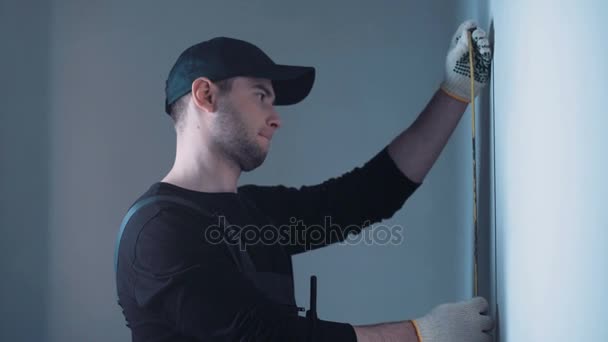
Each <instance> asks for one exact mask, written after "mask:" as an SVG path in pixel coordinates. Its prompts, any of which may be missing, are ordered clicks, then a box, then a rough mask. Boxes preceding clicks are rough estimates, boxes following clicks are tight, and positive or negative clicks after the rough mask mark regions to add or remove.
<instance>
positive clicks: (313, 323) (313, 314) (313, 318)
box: [306, 275, 317, 342]
mask: <svg viewBox="0 0 608 342" xmlns="http://www.w3.org/2000/svg"><path fill="white" fill-rule="evenodd" d="M306 318H308V325H309V326H310V335H308V336H309V341H311V342H312V341H314V340H315V331H316V328H317V276H314V275H313V276H311V277H310V309H309V310H308V311H306Z"/></svg>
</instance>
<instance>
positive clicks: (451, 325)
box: [412, 297, 494, 342]
mask: <svg viewBox="0 0 608 342" xmlns="http://www.w3.org/2000/svg"><path fill="white" fill-rule="evenodd" d="M487 310H488V302H487V301H486V300H485V299H484V298H482V297H475V298H473V299H471V300H469V301H466V302H458V303H447V304H441V305H439V306H437V307H436V308H434V309H433V310H432V311H431V312H430V313H429V314H427V315H426V316H424V317H422V318H418V319H415V320H413V321H412V323H413V324H414V327H415V328H416V330H417V333H418V336H419V337H420V340H421V342H465V341H466V342H490V341H492V337H491V336H490V335H489V334H488V333H487V331H488V330H491V329H492V328H493V326H494V321H493V320H492V318H491V317H490V316H486V315H484V314H483V313H485V312H487Z"/></svg>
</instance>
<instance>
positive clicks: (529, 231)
mask: <svg viewBox="0 0 608 342" xmlns="http://www.w3.org/2000/svg"><path fill="white" fill-rule="evenodd" d="M489 14H490V19H493V21H494V25H495V27H496V35H495V44H496V45H495V60H494V87H495V88H494V98H493V106H494V109H495V112H494V117H495V127H496V132H495V141H496V146H495V147H496V181H497V184H496V185H497V192H496V195H497V202H496V204H497V207H496V215H497V216H496V218H497V227H496V229H497V241H498V250H497V254H498V269H497V271H498V274H497V277H498V280H499V287H498V288H499V291H498V302H499V308H500V319H501V322H500V330H501V341H503V342H505V341H606V340H608V325H606V317H607V316H608V295H607V294H606V289H607V288H608V255H607V254H608V252H607V251H606V246H607V245H608V232H607V230H608V223H607V222H608V214H607V211H606V209H605V203H606V202H605V201H606V196H607V195H608V181H607V180H606V178H605V176H606V174H608V172H607V171H608V155H607V153H606V144H607V140H606V138H605V136H606V134H605V131H606V127H608V117H607V116H606V105H605V103H604V102H605V99H606V95H607V91H608V67H607V61H608V44H607V43H606V42H607V39H606V36H608V26H607V25H606V22H605V18H606V17H608V4H607V3H606V2H605V1H600V0H596V1H593V0H578V1H573V0H569V1H560V2H559V4H558V3H556V2H553V1H540V0H525V1H524V0H509V1H503V0H494V1H492V2H491V6H490V7H489Z"/></svg>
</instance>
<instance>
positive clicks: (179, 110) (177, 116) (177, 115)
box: [169, 78, 234, 129]
mask: <svg viewBox="0 0 608 342" xmlns="http://www.w3.org/2000/svg"><path fill="white" fill-rule="evenodd" d="M233 81H234V78H227V79H224V80H220V81H217V82H213V83H214V84H215V85H216V86H217V87H218V89H219V91H220V95H225V94H227V93H229V92H230V91H231V90H232V83H233ZM191 96H192V92H189V93H187V94H186V95H184V96H182V97H180V98H179V99H177V100H175V102H173V103H172V104H171V105H170V106H169V113H170V114H169V116H171V119H173V124H174V125H175V127H176V128H179V129H181V125H182V123H183V117H184V115H185V113H186V107H188V102H189V101H190V97H191Z"/></svg>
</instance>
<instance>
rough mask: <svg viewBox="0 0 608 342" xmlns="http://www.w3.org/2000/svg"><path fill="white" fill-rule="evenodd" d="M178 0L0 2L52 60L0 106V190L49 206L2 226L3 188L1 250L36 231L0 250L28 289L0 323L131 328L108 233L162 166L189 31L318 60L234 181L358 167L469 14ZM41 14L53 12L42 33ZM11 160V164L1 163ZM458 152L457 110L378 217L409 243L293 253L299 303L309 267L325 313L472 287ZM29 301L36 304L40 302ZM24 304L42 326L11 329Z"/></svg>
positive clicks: (381, 310) (380, 309)
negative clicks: (445, 138) (172, 85)
mask: <svg viewBox="0 0 608 342" xmlns="http://www.w3.org/2000/svg"><path fill="white" fill-rule="evenodd" d="M13 3H17V2H16V1H13ZM176 3H178V2H172V3H171V4H170V3H169V2H161V1H156V2H150V1H130V2H124V1H105V2H96V3H94V2H83V1H76V0H71V1H70V0H55V1H52V2H51V3H50V5H46V6H47V7H44V4H42V6H43V7H41V9H40V10H39V11H40V15H41V16H42V17H44V18H42V20H34V19H33V18H29V16H31V15H32V14H31V13H30V12H28V13H27V14H26V13H23V12H20V10H19V8H18V7H16V5H11V8H10V9H9V11H8V12H7V13H8V14H9V15H10V16H12V17H17V18H28V20H31V21H32V22H35V25H34V27H31V26H28V29H29V30H31V32H32V33H31V34H30V35H31V36H33V37H34V39H36V40H39V41H40V43H41V44H42V45H41V46H40V47H38V46H35V47H33V46H28V47H27V49H34V50H36V49H40V55H41V56H44V58H40V59H41V60H43V61H44V62H45V64H44V65H47V63H48V69H44V67H43V66H42V64H41V65H38V66H37V67H39V68H40V69H41V70H39V71H36V70H35V69H34V70H32V69H28V70H27V75H28V76H29V78H33V77H35V76H36V75H39V74H43V75H44V77H43V79H44V80H45V82H43V83H44V85H42V86H41V89H44V92H43V96H40V95H39V94H38V93H36V94H34V95H32V94H30V93H29V92H31V88H30V87H27V85H23V86H22V87H21V88H19V89H18V90H14V91H16V92H18V94H17V95H15V96H14V97H11V101H10V102H9V104H10V105H9V107H8V109H7V110H6V112H5V109H3V112H2V120H3V122H4V121H5V120H6V121H8V122H7V123H6V124H4V125H2V130H3V131H2V133H3V134H2V139H3V140H2V142H3V144H2V151H3V156H2V158H3V159H2V162H3V164H2V165H3V168H2V172H3V174H2V179H3V183H2V186H3V187H2V189H3V190H2V191H3V193H4V189H8V193H9V194H11V195H12V196H22V197H24V200H25V195H31V194H34V195H35V196H34V198H37V200H39V201H42V202H43V203H41V204H40V207H41V208H43V209H41V212H43V213H45V215H46V213H47V212H48V213H50V214H49V217H48V222H49V224H48V226H47V225H45V224H44V223H45V222H46V221H47V220H46V217H44V216H40V217H36V218H34V217H29V218H28V220H32V222H29V221H28V222H27V224H25V223H23V225H24V227H25V228H24V229H20V230H18V231H17V230H15V229H13V228H11V229H10V230H9V229H7V228H6V227H12V226H15V224H16V223H17V222H23V221H20V220H21V218H20V217H19V216H15V214H14V213H15V212H17V211H16V210H13V209H12V207H13V206H14V207H15V208H17V209H18V210H21V211H22V212H24V211H25V209H26V206H25V204H23V203H19V204H16V203H5V202H2V210H3V211H2V229H3V232H4V231H5V230H7V233H8V236H9V238H10V239H11V240H10V241H17V242H18V243H13V242H8V241H9V240H3V241H2V244H3V246H5V245H6V247H5V248H3V249H2V252H1V253H2V256H3V259H4V260H6V258H7V257H10V256H12V255H15V253H18V252H22V249H21V246H22V244H24V243H27V242H28V237H29V235H28V234H30V233H27V232H28V231H30V230H31V231H32V232H35V233H36V234H37V235H36V238H37V240H36V241H38V244H39V246H38V245H37V246H35V248H33V249H34V250H35V251H34V252H33V253H35V254H31V253H30V254H28V258H30V259H24V260H25V261H21V260H20V261H13V262H7V261H3V264H2V267H3V270H4V269H5V268H6V269H9V270H13V271H12V272H13V273H12V274H11V276H10V277H9V279H8V282H7V283H6V284H4V285H3V286H4V287H3V288H2V289H3V290H4V289H8V291H14V292H13V293H8V291H2V296H3V297H2V298H3V304H4V301H5V300H6V302H7V303H9V304H11V303H14V302H15V301H18V299H15V298H16V297H17V296H16V295H15V293H16V294H18V295H19V296H21V297H23V298H26V300H27V301H28V303H30V304H28V306H27V310H24V313H23V314H22V316H19V315H14V314H9V313H7V312H6V311H7V310H8V309H5V306H4V305H2V307H3V309H2V310H4V311H3V317H2V318H3V321H4V322H3V323H2V324H4V325H3V326H2V327H3V332H2V333H3V334H7V335H6V336H11V340H13V341H18V340H23V341H42V340H46V341H85V340H86V341H102V340H103V341H108V340H111V341H125V340H128V339H129V331H128V329H127V328H126V327H125V326H124V319H123V317H122V315H121V312H120V310H119V307H118V306H117V305H116V304H115V300H114V299H115V297H114V277H113V276H114V275H113V270H112V253H113V248H114V241H115V236H116V231H117V229H118V225H119V223H120V220H121V219H122V216H123V214H124V212H125V210H126V209H127V207H128V205H129V204H130V203H131V202H132V201H133V200H134V199H135V197H136V196H138V195H139V194H140V193H141V192H143V191H144V190H145V189H146V188H147V187H148V186H149V185H150V184H151V183H152V182H155V181H157V180H159V179H160V178H162V177H163V176H164V174H165V173H166V172H167V171H168V169H169V167H170V166H171V163H172V160H173V153H174V133H173V129H172V127H171V124H170V121H169V118H168V117H167V116H166V115H165V114H164V113H163V87H164V80H165V77H166V75H167V73H168V70H169V68H170V67H171V65H172V63H173V62H174V61H175V59H176V58H177V55H178V54H179V52H181V51H182V50H183V49H184V48H185V47H187V46H189V45H191V44H194V43H196V42H199V41H201V40H205V39H208V38H211V37H214V36H219V35H224V36H233V37H238V38H241V39H245V40H249V41H251V42H253V43H255V44H256V45H258V46H260V47H261V48H262V49H264V50H265V51H267V52H268V54H269V55H270V56H271V57H272V58H273V59H274V60H275V61H276V62H278V63H289V64H302V65H312V66H315V67H316V68H317V80H316V84H315V87H314V88H313V91H312V93H311V94H310V96H309V97H308V98H307V99H306V100H305V101H304V102H302V103H301V104H298V105H297V106H293V107H286V108H280V113H281V114H282V119H283V127H282V129H281V130H279V132H278V133H277V135H276V139H274V141H273V143H274V144H273V146H272V148H271V153H270V155H269V158H268V159H267V162H266V163H265V164H264V165H263V166H262V167H261V168H259V169H258V170H256V171H254V172H252V173H249V174H245V175H244V176H243V178H242V179H241V184H243V183H259V184H286V185H293V186H298V185H302V184H312V183H317V182H321V181H323V180H325V179H327V178H329V177H333V176H336V175H339V174H341V173H343V172H345V171H348V170H350V169H351V168H353V167H355V166H359V165H361V164H362V163H364V162H365V161H366V160H368V159H369V158H370V157H372V156H373V155H374V154H375V153H376V152H378V151H379V150H380V149H381V148H382V147H384V146H385V145H386V144H387V143H388V142H389V141H390V140H391V139H392V138H393V137H394V136H395V135H396V134H398V133H399V132H400V131H401V130H402V129H404V128H406V127H407V126H408V125H409V124H411V122H413V120H414V119H415V117H416V115H417V114H418V113H419V111H420V110H421V109H422V108H423V107H424V105H425V104H426V102H427V101H428V100H429V99H430V97H431V95H432V94H433V92H434V91H435V90H436V89H437V87H438V86H439V83H440V81H441V80H442V77H443V65H444V59H445V54H446V52H447V47H448V43H449V39H450V38H451V35H452V33H453V31H454V30H455V29H456V27H457V26H458V24H459V23H460V21H462V20H464V19H466V16H464V15H460V14H459V13H465V11H463V8H462V7H458V3H457V2H446V1H440V0H432V1H425V2H419V1H381V2H375V3H373V4H372V3H371V2H367V1H334V2H326V1H308V2H292V3H289V4H286V3H285V2H284V1H278V0H277V1H271V0H268V1H256V2H254V1H222V2H221V3H220V2H201V1H181V2H179V5H176ZM20 6H24V5H23V4H22V5H20ZM45 8H46V9H50V11H49V15H48V16H44V15H43V13H45V12H46V11H47V10H45ZM43 23H49V24H50V31H48V32H49V34H48V35H47V33H46V32H47V30H46V29H45V27H46V26H45V25H43ZM3 25H4V24H3ZM15 25H25V22H23V21H20V22H18V23H15ZM3 31H4V30H3ZM40 32H42V33H44V35H43V36H40V35H38V34H37V33H40ZM20 34H21V33H20ZM46 37H48V43H47V40H46ZM19 38H21V36H19ZM12 39H13V41H14V44H19V42H20V41H19V40H17V38H14V37H13V38H12ZM21 43H22V42H21ZM47 47H48V49H46V48H47ZM16 56H18V57H19V60H18V62H19V63H23V64H26V63H27V60H25V59H24V58H22V57H21V54H17V55H16ZM15 58H17V57H15ZM2 64H3V66H2V67H3V70H4V68H6V69H7V70H11V66H7V65H5V63H2ZM11 72H12V73H13V74H16V71H11ZM47 75H48V78H47ZM4 94H6V93H4V92H3V95H2V96H5V95H4ZM32 96H33V98H35V101H32V102H31V104H30V107H28V108H27V110H23V109H22V108H20V105H22V104H23V102H22V101H18V100H17V99H23V101H26V100H28V99H30V97H32ZM3 100H4V97H3ZM32 105H34V106H37V107H31V106H32ZM45 108H49V110H47V111H45V110H44V109H45ZM17 110H22V112H24V113H27V114H30V115H31V113H41V114H40V115H41V117H43V118H41V119H40V120H39V119H36V120H33V121H34V124H33V125H34V126H35V127H38V128H37V129H38V130H39V131H40V132H32V131H31V130H32V129H33V128H31V125H29V126H28V125H27V124H28V122H26V121H23V120H25V119H24V117H27V116H16V115H10V113H13V112H15V111H17ZM5 113H6V114H5ZM467 117H468V116H467ZM10 126H16V127H19V128H18V130H17V132H21V131H25V132H26V133H27V134H31V135H32V136H33V137H35V139H36V141H37V144H38V145H37V146H34V147H28V148H30V149H31V150H32V151H31V153H32V155H35V156H36V158H35V160H37V161H36V163H37V164H36V165H33V166H29V165H24V166H22V167H17V166H16V164H15V162H14V161H16V160H19V158H20V155H19V154H18V152H16V151H11V150H12V149H11V146H9V143H8V142H7V143H5V137H11V138H10V139H9V141H10V143H11V144H13V143H14V142H15V141H16V140H17V139H18V137H19V136H20V135H17V136H16V137H15V135H16V133H12V134H13V135H9V134H8V133H6V134H5V132H4V130H6V129H7V128H6V127H10ZM20 134H21V133H20ZM29 141H31V140H28V142H29ZM13 149H14V148H13ZM5 150H7V153H6V154H5V153H4V151H5ZM46 158H48V159H46ZM5 160H6V163H7V164H6V165H13V166H11V167H12V168H10V169H9V168H7V169H6V171H5V167H4V165H5ZM32 160H34V159H33V158H32ZM28 162H29V163H31V162H32V161H31V160H30V159H29V158H28ZM47 165H48V170H47V169H46V168H47ZM470 165H471V156H470V123H469V121H467V120H463V122H462V123H461V125H460V126H459V127H458V128H457V130H456V132H455V134H454V136H453V137H452V140H451V141H450V143H449V145H448V146H447V148H446V150H445V151H444V153H443V154H442V156H441V158H440V160H439V161H438V163H437V164H436V165H435V167H434V168H433V169H432V171H431V173H430V174H429V176H428V177H427V178H426V180H425V184H424V185H423V186H422V187H421V188H420V189H419V191H418V192H417V193H416V194H415V195H414V196H413V197H412V198H411V200H410V201H409V202H408V203H407V204H406V205H405V207H404V209H403V210H401V211H400V212H399V213H398V214H397V215H395V217H393V218H392V219H391V220H388V221H386V222H384V224H386V225H393V224H398V225H401V226H403V227H404V228H405V240H404V242H403V244H401V245H398V246H369V245H363V244H359V245H355V246H332V247H328V248H325V249H321V250H318V251H316V252H313V253H308V254H307V255H302V256H298V257H296V258H295V259H294V263H295V267H296V284H297V285H296V290H297V294H296V297H297V301H298V304H300V305H306V306H307V305H308V276H309V275H310V274H316V275H317V276H318V277H319V315H320V317H321V318H323V319H330V320H337V321H343V322H350V323H353V324H362V323H375V322H380V321H387V320H399V319H408V318H414V317H416V316H419V315H423V314H425V313H426V312H427V311H428V310H430V309H431V308H432V307H433V306H435V305H437V304H439V303H442V302H445V301H455V300H461V299H465V298H468V297H470V295H471V292H472V269H471V265H472V261H471V260H472V259H471V258H472V244H471V241H472V234H471V170H470V168H471V166H470ZM25 170H29V171H28V172H30V171H31V170H37V171H36V172H37V173H38V174H37V175H36V176H37V177H34V178H36V181H37V182H41V183H42V185H40V187H39V186H37V185H36V184H33V183H31V178H30V177H27V175H28V174H27V173H24V172H25ZM5 172H6V174H7V175H8V177H7V176H5ZM5 183H6V185H5ZM20 183H21V184H27V187H31V188H32V189H34V190H28V191H27V192H26V191H24V188H22V187H20V186H19V187H18V184H20ZM47 187H48V193H47ZM39 188H40V189H43V190H39ZM3 201H4V199H3ZM45 209H46V210H45ZM5 212H6V214H5ZM28 247H29V246H28ZM34 256H35V257H34ZM345 266H347V267H345ZM38 271H40V272H38ZM19 272H23V275H19V274H18V273H19ZM32 277H33V278H32ZM23 278H32V279H33V282H34V283H35V284H38V286H39V288H38V290H31V291H30V290H27V289H25V288H24V287H23V286H22V284H23V283H24V279H23ZM43 284H44V286H43ZM41 289H44V291H43V292H41ZM28 291H29V292H28ZM31 293H35V296H38V297H39V298H38V299H39V300H33V299H32V295H31ZM5 297H6V299H5ZM38 301H40V302H41V303H45V304H42V305H40V307H39V308H38V306H37V305H35V303H37V302H38ZM45 307H46V308H47V312H46V313H44V315H45V316H44V317H43V316H42V315H43V312H44V308H45ZM34 309H37V312H39V313H38V318H37V320H34V322H33V323H32V324H33V325H34V326H35V329H33V330H36V331H40V333H39V335H37V336H33V335H29V334H35V332H32V331H25V330H21V329H20V327H21V326H22V325H23V324H24V323H23V322H24V316H25V315H28V317H31V316H29V315H32V313H31V312H32V310H34ZM4 326H6V328H4ZM45 327H46V329H47V330H46V332H43V331H45V330H44V329H45ZM5 329H6V330H5ZM15 334H19V335H15ZM43 334H44V335H43ZM17 336H21V337H17Z"/></svg>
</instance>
